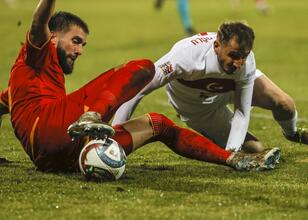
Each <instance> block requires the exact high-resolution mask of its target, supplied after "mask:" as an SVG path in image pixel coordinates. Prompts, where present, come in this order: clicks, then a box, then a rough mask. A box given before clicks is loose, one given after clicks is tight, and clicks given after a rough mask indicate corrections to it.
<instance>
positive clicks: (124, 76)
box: [68, 60, 154, 122]
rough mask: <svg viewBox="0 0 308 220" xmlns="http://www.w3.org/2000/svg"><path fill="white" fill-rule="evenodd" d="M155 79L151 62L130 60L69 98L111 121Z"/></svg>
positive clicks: (102, 75)
mask: <svg viewBox="0 0 308 220" xmlns="http://www.w3.org/2000/svg"><path fill="white" fill-rule="evenodd" d="M153 76H154V65H153V63H152V62H151V61H149V60H136V61H130V62H128V63H127V64H125V65H122V66H120V67H117V68H113V69H111V70H109V71H107V72H106V73H103V74H101V75H100V76H99V77H97V78H96V79H94V80H92V81H91V82H89V83H88V84H87V85H85V86H83V87H82V88H80V89H79V90H78V91H76V92H73V93H72V94H70V95H68V99H71V100H76V101H77V102H79V103H83V104H84V109H85V111H96V112H99V113H100V114H101V115H102V117H103V118H102V119H103V121H105V122H108V121H109V120H110V119H111V117H112V116H113V115H114V113H115V111H116V110H117V109H118V108H119V106H120V105H122V104H123V103H124V102H126V101H128V100H130V99H131V98H133V97H134V96H135V95H136V94H137V93H138V92H139V91H140V90H141V89H142V88H143V87H144V86H145V85H146V84H148V83H149V82H150V81H151V80H152V78H153Z"/></svg>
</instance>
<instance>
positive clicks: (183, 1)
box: [177, 0, 196, 35]
mask: <svg viewBox="0 0 308 220" xmlns="http://www.w3.org/2000/svg"><path fill="white" fill-rule="evenodd" d="M177 7H178V11H179V15H180V18H181V22H182V24H183V26H184V29H185V31H186V33H187V34H188V35H194V34H196V31H195V30H194V28H193V26H192V21H191V18H190V13H189V2H188V0H177Z"/></svg>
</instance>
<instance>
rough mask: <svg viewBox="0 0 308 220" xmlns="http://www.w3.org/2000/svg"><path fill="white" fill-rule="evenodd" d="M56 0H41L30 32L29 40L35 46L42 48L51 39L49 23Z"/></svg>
mask: <svg viewBox="0 0 308 220" xmlns="http://www.w3.org/2000/svg"><path fill="white" fill-rule="evenodd" d="M55 2H56V0H40V2H39V4H38V5H37V7H36V9H35V11H34V14H33V20H32V24H31V28H30V32H29V40H30V42H31V44H32V45H33V46H36V47H38V48H40V47H42V46H43V45H44V43H45V42H46V41H47V40H48V39H49V38H50V36H51V33H50V30H49V28H48V22H49V19H50V17H51V16H52V14H53V11H54V7H55Z"/></svg>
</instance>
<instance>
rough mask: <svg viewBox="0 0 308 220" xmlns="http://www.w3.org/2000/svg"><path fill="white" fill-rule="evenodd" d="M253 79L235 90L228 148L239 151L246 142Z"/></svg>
mask: <svg viewBox="0 0 308 220" xmlns="http://www.w3.org/2000/svg"><path fill="white" fill-rule="evenodd" d="M252 94H253V81H252V82H250V83H249V84H247V85H244V86H242V85H238V86H237V88H236V90H235V102H234V115H233V118H232V121H231V130H230V133H229V137H228V141H227V145H226V150H232V151H238V150H240V148H241V146H242V144H243V143H244V140H245V136H246V133H247V131H248V126H249V119H250V110H251V101H252Z"/></svg>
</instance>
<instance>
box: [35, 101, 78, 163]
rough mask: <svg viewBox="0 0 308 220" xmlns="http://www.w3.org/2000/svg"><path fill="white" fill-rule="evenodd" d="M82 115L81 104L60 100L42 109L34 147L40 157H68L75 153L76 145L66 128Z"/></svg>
mask: <svg viewBox="0 0 308 220" xmlns="http://www.w3.org/2000/svg"><path fill="white" fill-rule="evenodd" d="M83 113H84V109H83V105H82V104H81V103H78V102H75V101H74V100H70V99H69V98H65V99H61V100H58V101H56V102H55V103H52V104H49V105H48V106H45V107H44V108H43V109H42V112H41V113H40V116H39V121H38V125H37V129H36V137H35V139H36V142H35V147H37V150H38V151H39V152H38V154H39V155H40V156H41V157H44V156H47V155H57V154H61V155H65V156H68V155H70V154H72V153H73V152H75V151H76V150H79V149H75V147H76V146H78V145H76V143H77V142H72V140H71V138H70V137H69V135H68V133H67V128H68V127H69V126H70V125H71V124H72V123H73V122H75V121H76V120H78V119H79V117H80V116H81V115H82V114H83Z"/></svg>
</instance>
